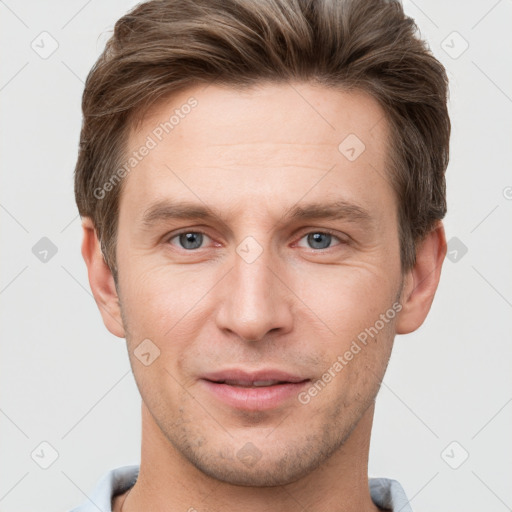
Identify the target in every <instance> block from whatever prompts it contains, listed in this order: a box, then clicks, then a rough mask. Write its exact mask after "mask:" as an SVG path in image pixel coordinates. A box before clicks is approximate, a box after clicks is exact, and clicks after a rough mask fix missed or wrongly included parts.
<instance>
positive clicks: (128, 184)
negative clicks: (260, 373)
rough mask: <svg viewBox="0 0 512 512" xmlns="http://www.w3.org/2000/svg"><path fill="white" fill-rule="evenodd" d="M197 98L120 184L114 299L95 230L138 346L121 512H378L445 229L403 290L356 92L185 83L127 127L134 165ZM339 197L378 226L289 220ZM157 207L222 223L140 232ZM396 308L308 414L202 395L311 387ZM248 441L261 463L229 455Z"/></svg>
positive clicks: (390, 212) (92, 241)
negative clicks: (271, 375) (288, 376)
mask: <svg viewBox="0 0 512 512" xmlns="http://www.w3.org/2000/svg"><path fill="white" fill-rule="evenodd" d="M299 92H300V94H299ZM191 96H194V97H195V98H196V99H197V101H198V106H197V107H196V108H195V109H193V110H192V111H191V113H190V114H189V115H188V116H186V117H185V118H184V119H182V120H181V121H180V123H179V125H177V126H176V127H175V128H174V129H173V131H172V132H171V133H170V134H168V135H167V136H166V137H164V138H163V140H162V141H161V142H160V143H159V144H158V146H157V147H156V148H154V149H152V150H151V151H150V152H149V154H148V155H147V156H145V157H144V159H143V160H142V161H141V162H140V163H139V164H138V165H137V166H136V168H135V169H134V170H133V171H132V172H131V173H130V174H129V175H128V176H127V177H126V178H125V182H124V184H123V191H122V195H121V201H120V216H119V226H118V241H117V262H118V269H119V281H118V286H117V287H116V285H115V283H114V280H113V277H112V274H111V272H110V269H109V268H108V266H107V265H106V264H105V262H104V260H103V257H102V255H101V252H100V248H99V243H98V240H97V236H96V232H95V230H94V226H93V224H92V222H91V220H90V219H88V218H84V219H83V232H84V238H83V245H82V254H83V256H84V259H85V262H86V264H87V267H88V274H89V280H90V284H91V289H92V291H93V294H94V297H95V300H96V302H97V304H98V306H99V309H100V312H101V314H102V317H103V320H104V323H105V325H106V327H107V328H108V330H109V331H110V332H111V333H113V334H114V335H116V336H119V337H122V338H126V342H127V347H128V351H129V356H130V361H131V365H132V369H133V373H134V376H135V379H136V382H137V385H138V388H139V390H140V393H141V397H142V452H141V468H140V474H139V478H138V480H137V483H136V484H135V486H134V487H133V489H132V490H131V491H130V492H128V493H125V495H123V496H119V497H117V498H116V499H115V500H114V510H115V511H119V510H121V506H122V510H123V512H135V511H137V510H168V511H178V510H189V509H191V507H193V509H195V510H197V511H231V510H233V511H234V510H244V511H245V512H252V511H258V512H261V511H279V512H287V511H296V510H308V511H311V512H320V511H326V510H329V511H344V512H352V511H354V512H355V511H358V512H361V511H374V512H375V511H376V510H379V509H378V508H377V507H376V506H375V505H374V504H373V502H372V501H371V498H370V494H369V490H368V474H367V473H368V452H369V443H370V434H371V426H372V422H373V415H374V404H375V397H376V395H377V392H378V390H379V386H380V382H381V380H382V378H383V376H384V373H385V370H386V366H387V364H388V360H389V357H390V354H391V349H392V345H393V340H394V337H395V335H396V334H406V333H409V332H412V331H414V330H415V329H417V328H418V327H419V326H420V325H421V324H422V323H423V321H424V320H425V318H426V316H427V314H428V311H429V309H430V307H431V304H432V300H433V298H434V294H435V291H436V288H437V285H438V282H439V278H440V273H441V266H442V262H443V259H444V256H445V254H446V241H445V234H444V228H443V225H442V223H441V222H439V223H438V224H437V226H436V227H435V229H434V230H432V232H431V233H430V234H429V235H428V236H427V237H426V238H425V239H424V241H423V242H422V243H421V244H420V245H419V247H418V250H417V262H416V265H415V266H414V268H413V269H411V270H410V271H409V272H407V273H406V274H405V275H403V276H402V274H401V269H400V258H399V240H398V224H397V200H396V197H395V195H394V192H393V189H392V188H391V186H390V184H389V180H388V178H387V170H386V167H385V159H386V154H387V153H386V152H387V151H388V148H389V141H388V130H389V128H388V125H387V122H386V119H385V116H384V113H383V111H382V109H381V108H380V106H379V105H378V103H377V102H376V101H375V100H374V99H373V98H372V97H370V96H369V95H367V94H365V93H363V92H350V93H349V92H341V91H335V90H331V89H327V88H324V87H321V86H317V85H313V84H306V83H297V84H294V85H293V87H291V86H290V84H281V85H276V84H260V85H259V86H258V87H254V88H251V89H249V90H245V91H240V90H236V89H233V88H229V87H221V86H217V85H210V86H208V87H206V88H204V86H203V87H193V88H189V89H187V90H184V91H182V92H180V93H179V94H175V95H174V96H172V97H171V98H166V99H165V100H164V101H162V102H160V103H159V104H158V105H156V106H155V107H154V108H153V109H152V110H151V111H150V112H149V113H148V115H147V116H146V117H145V118H144V120H143V122H142V124H140V125H138V126H137V127H136V128H135V127H134V128H133V129H132V132H131V134H130V136H129V140H128V148H129V149H130V151H131V150H135V149H137V148H139V147H140V146H141V145H142V144H144V142H145V140H146V137H147V136H148V134H151V132H152V130H154V128H155V127H156V126H157V125H158V124H159V123H160V122H162V121H163V120H165V119H168V118H169V116H170V115H171V114H172V111H173V110H174V109H175V108H179V107H180V106H181V105H183V104H184V103H185V102H186V101H187V99H188V98H190V97H191ZM305 99H306V100H307V101H305ZM350 133H353V134H356V135H357V137H358V138H359V139H360V140H361V141H363V142H364V144H365V146H366V148H365V150H364V151H363V152H362V153H361V154H360V156H359V157H358V158H357V159H356V160H354V161H349V160H348V159H347V158H346V157H345V156H344V155H343V154H342V153H341V152H340V151H339V150H338V146H339V144H340V143H341V142H342V141H343V140H344V139H345V137H346V136H347V135H348V134H350ZM340 199H344V200H346V201H349V202H351V203H355V204H357V205H359V206H361V207H363V208H364V209H366V210H367V211H368V213H369V214H370V222H368V223H366V224H363V223H361V222H360V221H357V220H356V221H354V220H353V221H349V220H347V219H343V218H342V219H331V218H325V219H306V220H304V219H299V220H297V219H296V220H293V219H289V218H287V217H286V216H285V214H286V212H287V211H288V210H289V209H290V208H292V207H294V206H296V205H297V204H299V205H301V206H306V205H307V204H309V203H312V202H319V203H324V204H325V203H328V202H331V201H334V200H340ZM160 200H169V201H171V202H172V201H174V202H175V201H184V200H186V201H189V202H194V203H195V204H198V205H201V206H204V205H207V206H208V207H210V208H211V209H212V211H215V212H219V213H220V215H221V218H217V219H215V220H210V219H208V220H205V219H167V220H164V221H161V222H157V223H155V224H153V225H150V226H144V225H143V224H142V222H141V219H142V217H143V215H144V213H145V212H147V210H148V209H149V207H150V205H151V204H153V203H154V202H155V201H160ZM183 229H185V232H203V233H205V235H207V236H204V238H203V240H202V245H200V248H197V249H187V248H184V247H183V245H180V237H177V236H176V233H177V232H178V230H183ZM325 230H331V231H332V233H333V235H332V238H330V239H329V237H328V236H327V237H325V238H323V239H322V243H323V244H324V245H323V246H322V247H321V248H318V245H317V246H315V245H312V244H311V241H310V239H308V236H307V235H308V234H310V233H318V232H320V233H324V232H325ZM180 232H181V231H180ZM248 236H251V237H253V238H254V239H255V240H256V241H257V242H258V244H259V245H260V247H261V249H262V252H261V254H260V255H259V257H258V258H257V259H256V260H255V261H253V262H252V263H248V262H247V261H246V260H245V259H244V258H242V257H241V256H240V255H239V254H238V253H237V251H236V249H237V246H239V244H241V242H242V241H243V240H244V239H245V238H246V237H248ZM181 243H182V244H183V240H181ZM185 243H186V241H185ZM198 244H201V241H200V240H199V241H198ZM397 300H399V301H400V304H401V306H402V309H401V311H400V312H399V313H398V314H397V315H396V316H395V317H394V318H393V319H392V320H391V321H389V322H388V323H386V324H385V326H384V327H383V328H382V329H381V330H380V331H379V332H378V335H377V336H375V337H374V338H369V341H368V343H367V345H366V346H364V348H362V350H361V351H360V352H359V353H357V355H355V356H354V358H353V359H352V360H351V361H350V362H348V363H347V364H346V366H345V367H344V368H343V370H342V371H340V372H339V373H338V374H337V375H336V377H335V378H333V379H332V381H331V382H329V384H328V385H327V386H325V388H324V389H323V390H322V391H321V392H320V393H318V395H317V396H315V397H313V398H312V399H311V401H310V402H309V403H307V404H303V403H301V402H300V401H299V400H296V399H292V400H289V401H286V402H284V403H283V404H282V405H280V406H278V407H276V408H275V409H273V410H270V411H265V412H262V411H252V412H251V411H239V410H236V409H234V408H231V407H229V406H227V405H226V404H224V403H221V402H219V401H218V400H217V399H216V398H215V397H213V396H212V395H211V394H210V393H209V391H208V390H206V389H205V387H204V386H203V385H202V384H203V383H202V382H201V380H200V376H201V375H203V374H204V373H205V372H209V371H216V370H220V369H225V368H228V367H229V368H232V367H238V368H244V369H246V370H255V369H259V368H268V367H272V368H280V369H282V370H284V371H288V372H290V373H293V374H296V375H300V376H302V377H303V378H310V379H311V380H312V381H313V382H314V381H317V380H318V379H320V378H321V377H322V375H323V374H324V372H326V370H327V369H328V368H329V367H331V366H332V365H333V363H334V362H335V361H336V360H337V357H338V356H339V355H340V354H344V353H345V352H346V351H347V350H348V349H349V348H350V346H351V343H352V342H353V340H355V339H356V338H357V335H358V334H359V333H361V332H362V331H364V330H365V328H368V327H370V326H374V325H375V322H376V321H377V320H378V319H379V315H381V314H384V313H386V311H388V310H389V309H390V308H392V305H393V304H394V303H396V301H397ZM144 339H150V340H151V341H152V343H154V344H155V345H156V346H157V347H158V349H159V350H160V356H159V357H158V358H157V359H155V360H154V362H153V363H152V364H150V365H149V366H145V365H143V364H141V362H140V361H139V360H138V359H137V358H136V357H135V354H134V351H135V350H136V348H137V346H138V345H139V344H140V343H141V342H142V340H144ZM248 442H250V443H252V444H253V445H254V446H255V447H256V449H257V450H258V453H259V454H260V458H259V460H258V461H257V462H256V463H255V464H253V465H248V464H245V463H243V462H242V461H240V460H239V459H238V458H237V456H236V454H237V452H238V450H240V448H242V447H243V446H244V445H245V444H246V443H248ZM123 501H124V503H123ZM193 509H192V510H193Z"/></svg>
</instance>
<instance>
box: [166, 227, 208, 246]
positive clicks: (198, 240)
mask: <svg viewBox="0 0 512 512" xmlns="http://www.w3.org/2000/svg"><path fill="white" fill-rule="evenodd" d="M205 238H207V239H209V238H210V237H209V236H208V235H205V234H204V233H201V232H200V231H186V232H184V233H178V234H177V235H174V236H173V237H171V238H169V243H170V244H171V245H176V244H174V243H173V240H175V239H176V240H177V241H178V244H179V247H180V248H181V249H185V250H187V251H192V250H194V249H199V248H200V247H201V245H202V243H203V240H204V239H205Z"/></svg>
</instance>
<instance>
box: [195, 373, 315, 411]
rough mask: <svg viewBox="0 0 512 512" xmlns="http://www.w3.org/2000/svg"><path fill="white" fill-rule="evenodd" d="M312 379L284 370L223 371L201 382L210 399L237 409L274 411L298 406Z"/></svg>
mask: <svg viewBox="0 0 512 512" xmlns="http://www.w3.org/2000/svg"><path fill="white" fill-rule="evenodd" d="M309 381H310V379H307V378H304V377H302V376H300V375H294V374H291V373H288V372H284V371H281V370H272V369H268V370H259V371H255V372H248V371H244V370H237V369H232V370H224V371H220V372H215V373H209V374H206V375H204V376H203V377H202V378H201V379H200V382H202V385H203V388H204V389H205V391H206V392H207V393H209V394H210V396H213V397H214V398H215V399H216V400H218V401H220V402H222V403H224V404H227V405H228V406H230V407H231V408H234V409H243V410H246V411H256V410H271V409H276V408H278V407H280V406H283V405H286V404H287V403H294V404H296V403H297V402H296V400H295V401H293V402H291V401H292V400H293V399H294V398H296V397H297V395H298V393H299V392H300V391H301V390H302V389H303V388H304V387H305V386H306V385H307V383H308V382H309Z"/></svg>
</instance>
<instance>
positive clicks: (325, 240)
mask: <svg viewBox="0 0 512 512" xmlns="http://www.w3.org/2000/svg"><path fill="white" fill-rule="evenodd" d="M304 238H305V239H306V242H307V243H308V244H309V245H310V248H311V249H328V248H329V247H330V246H331V242H332V240H333V238H334V239H336V240H338V242H339V243H338V244H335V245H340V244H342V243H344V242H343V240H341V239H340V238H339V237H337V236H335V235H334V234H332V233H329V232H326V231H311V232H310V233H308V234H306V235H305V236H303V237H302V238H301V239H300V240H303V239H304ZM299 246H301V245H300V241H299ZM301 247H304V246H301Z"/></svg>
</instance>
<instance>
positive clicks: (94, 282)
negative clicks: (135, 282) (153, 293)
mask: <svg viewBox="0 0 512 512" xmlns="http://www.w3.org/2000/svg"><path fill="white" fill-rule="evenodd" d="M82 229H83V239H82V256H83V258H84V261H85V264H86V265H87V273H88V276H89V284H90V286H91V291H92V294H93V296H94V300H95V301H96V304H97V305H98V308H99V310H100V313H101V316H102V318H103V323H104V324H105V326H106V327H107V329H108V330H109V331H110V332H111V333H112V334H114V335H115V336H118V337H119V338H124V337H125V336H126V335H125V331H124V327H123V321H122V317H121V308H120V304H119V297H118V295H117V290H116V286H115V282H114V277H113V276H112V272H111V270H110V268H109V267H108V265H107V263H106V262H105V259H104V257H103V254H102V252H101V246H100V242H99V240H98V237H97V234H96V230H95V228H94V224H93V222H92V220H91V219H90V218H89V217H84V218H83V219H82Z"/></svg>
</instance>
